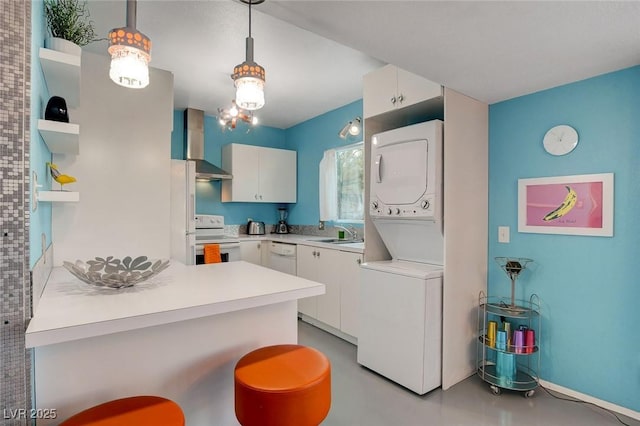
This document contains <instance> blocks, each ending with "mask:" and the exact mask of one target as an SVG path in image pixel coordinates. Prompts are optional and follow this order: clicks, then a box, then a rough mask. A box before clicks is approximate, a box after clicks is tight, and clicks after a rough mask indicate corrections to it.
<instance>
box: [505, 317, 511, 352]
mask: <svg viewBox="0 0 640 426" xmlns="http://www.w3.org/2000/svg"><path fill="white" fill-rule="evenodd" d="M503 328H504V332H505V333H506V334H507V350H508V351H511V350H513V348H510V346H511V323H510V322H505V323H504V324H503Z"/></svg>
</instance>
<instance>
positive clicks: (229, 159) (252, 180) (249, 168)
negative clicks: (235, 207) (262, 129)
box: [221, 143, 260, 202]
mask: <svg viewBox="0 0 640 426" xmlns="http://www.w3.org/2000/svg"><path fill="white" fill-rule="evenodd" d="M259 148H260V147H256V146H251V145H242V144H235V143H234V144H229V145H225V146H224V147H223V148H222V168H223V169H225V170H226V171H227V172H229V173H231V174H232V175H233V179H231V180H224V181H222V194H221V199H222V201H250V202H256V201H259V194H258V191H259V182H260V149H259Z"/></svg>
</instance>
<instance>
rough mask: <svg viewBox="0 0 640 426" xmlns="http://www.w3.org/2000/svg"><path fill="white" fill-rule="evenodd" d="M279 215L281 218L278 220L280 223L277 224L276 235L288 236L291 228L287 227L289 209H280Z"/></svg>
mask: <svg viewBox="0 0 640 426" xmlns="http://www.w3.org/2000/svg"><path fill="white" fill-rule="evenodd" d="M278 215H279V216H280V219H279V220H278V223H277V224H276V230H275V233H276V234H288V233H289V226H288V225H287V215H288V213H287V209H286V208H284V207H280V208H279V209H278Z"/></svg>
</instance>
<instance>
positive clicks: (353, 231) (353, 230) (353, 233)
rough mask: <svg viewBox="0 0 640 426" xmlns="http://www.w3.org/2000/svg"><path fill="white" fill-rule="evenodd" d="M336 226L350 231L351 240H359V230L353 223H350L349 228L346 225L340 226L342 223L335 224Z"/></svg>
mask: <svg viewBox="0 0 640 426" xmlns="http://www.w3.org/2000/svg"><path fill="white" fill-rule="evenodd" d="M335 227H336V228H339V229H342V230H345V231H347V232H348V233H349V239H350V240H357V239H358V231H356V228H354V227H353V225H349V229H347V228H345V227H344V226H340V225H335Z"/></svg>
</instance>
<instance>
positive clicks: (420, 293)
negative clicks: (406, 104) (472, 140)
mask: <svg viewBox="0 0 640 426" xmlns="http://www.w3.org/2000/svg"><path fill="white" fill-rule="evenodd" d="M442 140H443V123H442V121H440V120H433V121H428V122H425V123H419V124H414V125H411V126H407V127H403V128H399V129H394V130H389V131H386V132H382V133H378V134H376V135H374V136H373V137H372V141H371V179H370V182H371V184H370V200H371V203H370V206H369V215H370V217H371V219H372V221H373V224H374V225H375V227H376V229H377V231H378V233H379V234H380V237H381V238H382V240H383V242H384V244H385V245H386V247H387V249H388V251H389V253H390V254H391V256H392V260H387V261H376V262H367V263H365V264H363V265H362V268H361V281H360V309H359V321H360V330H359V335H358V363H359V364H361V365H363V366H365V367H367V368H369V369H371V370H374V371H376V372H377V373H379V374H381V375H383V376H385V377H387V378H389V379H391V380H393V381H395V382H397V383H399V384H401V385H402V386H404V387H406V388H408V389H410V390H412V391H414V392H416V393H417V394H420V395H422V394H424V393H427V392H429V391H430V390H432V389H435V388H437V387H439V386H440V385H441V383H442V285H443V259H444V238H443V234H442V229H443V226H442V209H443V203H442V193H443V184H442V176H443V174H442V163H443V161H442V160H443V146H442Z"/></svg>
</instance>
